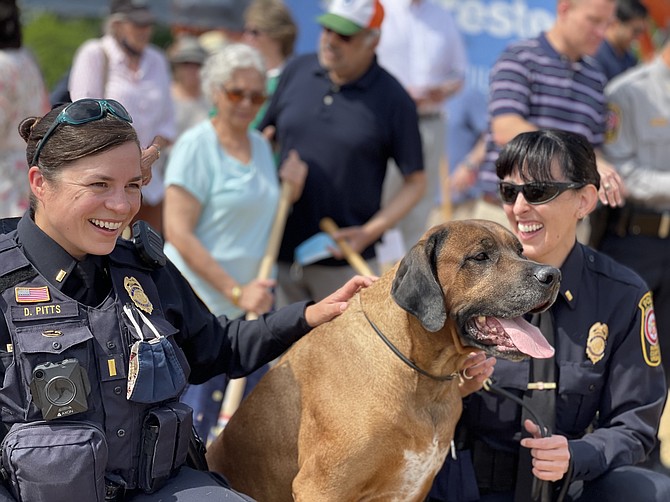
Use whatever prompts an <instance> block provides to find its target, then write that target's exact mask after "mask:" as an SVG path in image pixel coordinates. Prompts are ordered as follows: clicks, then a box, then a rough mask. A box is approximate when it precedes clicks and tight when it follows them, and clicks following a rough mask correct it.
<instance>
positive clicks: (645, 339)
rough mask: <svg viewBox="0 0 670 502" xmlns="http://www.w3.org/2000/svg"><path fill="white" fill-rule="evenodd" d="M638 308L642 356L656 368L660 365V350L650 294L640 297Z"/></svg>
mask: <svg viewBox="0 0 670 502" xmlns="http://www.w3.org/2000/svg"><path fill="white" fill-rule="evenodd" d="M638 307H639V308H640V317H641V326H640V339H641V340H640V341H641V345H642V355H643V356H644V360H645V362H646V363H647V364H648V365H649V366H658V365H659V364H661V349H660V347H659V345H658V330H657V329H656V315H654V301H653V300H652V298H651V292H647V294H645V295H644V296H643V297H642V299H641V300H640V303H639V304H638Z"/></svg>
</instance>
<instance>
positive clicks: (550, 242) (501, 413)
mask: <svg viewBox="0 0 670 502" xmlns="http://www.w3.org/2000/svg"><path fill="white" fill-rule="evenodd" d="M496 169H497V174H498V177H499V178H500V179H501V182H500V187H499V188H500V198H501V199H502V202H503V207H504V210H505V214H506V215H507V219H508V220H509V223H510V227H511V228H512V231H513V232H514V234H515V235H516V236H517V237H518V238H519V240H520V242H521V244H522V245H523V252H524V254H525V255H526V256H527V257H528V258H530V259H532V260H535V261H538V262H541V263H547V264H550V265H553V266H555V267H559V268H560V270H561V274H562V279H561V293H560V294H559V295H558V298H557V299H556V302H555V303H554V304H553V305H552V307H551V308H550V310H549V311H547V313H548V314H547V315H546V316H545V315H543V316H542V317H543V319H544V320H546V321H547V322H544V321H541V322H540V324H539V325H540V328H541V329H542V332H543V334H544V335H545V336H547V338H554V341H553V342H552V345H554V348H555V350H556V353H555V357H554V358H552V359H551V360H549V361H550V363H551V364H550V365H548V366H543V365H542V363H541V360H534V361H532V362H529V361H525V362H523V363H510V362H508V361H503V360H498V361H497V363H496V364H495V371H494V372H493V377H494V379H495V380H496V381H497V384H498V386H499V387H502V388H504V389H506V390H507V391H508V392H510V393H513V394H515V395H516V396H517V397H518V398H523V400H524V404H525V403H527V402H528V403H530V406H531V407H533V408H534V411H535V412H536V414H537V415H539V416H540V418H541V419H542V420H543V421H544V422H545V424H551V423H553V426H552V427H551V430H552V432H553V435H551V436H550V437H540V436H541V434H540V430H539V428H538V425H537V423H536V422H535V420H526V419H524V414H523V413H522V409H521V407H520V406H519V404H518V403H517V402H515V401H514V400H513V399H510V398H508V397H501V396H499V395H497V394H492V393H488V392H484V391H479V392H477V393H474V394H471V395H470V396H468V397H467V398H466V400H465V402H464V410H463V416H462V418H461V421H460V423H459V430H460V431H463V430H466V431H467V433H468V434H467V436H468V437H467V440H464V441H463V442H464V444H465V445H467V446H468V447H469V448H470V450H471V452H472V460H473V464H474V470H473V471H472V472H473V474H474V477H476V479H472V476H470V477H471V481H473V482H474V483H476V484H475V486H474V490H473V491H475V492H476V491H477V488H478V489H479V495H480V498H477V497H476V496H473V497H472V498H467V499H462V498H461V499H460V500H482V501H512V500H523V501H530V500H535V499H534V498H531V496H532V495H533V490H532V488H533V482H532V476H531V469H532V474H533V475H535V476H537V478H538V479H540V480H544V481H547V482H558V483H556V484H555V485H554V486H552V488H553V489H555V490H556V491H557V493H555V494H554V495H557V496H560V495H561V494H563V495H565V500H573V501H577V500H579V501H588V502H590V501H595V500H606V501H608V502H617V501H626V502H627V501H630V500H649V501H652V500H653V501H661V500H670V478H667V477H666V476H664V475H662V474H659V473H655V472H652V471H649V470H645V469H642V468H640V467H635V466H634V464H637V463H640V462H642V461H643V460H644V459H645V457H646V456H647V455H648V454H649V452H650V450H651V448H652V446H653V444H654V441H655V435H656V431H657V428H658V422H659V417H660V415H661V411H662V408H663V404H664V402H665V397H666V388H665V380H664V378H663V369H662V368H661V366H660V362H661V360H660V357H661V355H660V350H659V346H658V336H657V333H656V328H655V324H654V307H653V302H652V299H651V295H650V293H649V288H648V287H647V286H646V285H645V284H644V282H643V281H642V279H640V278H639V277H638V276H637V275H636V274H635V273H634V272H632V271H631V270H629V269H627V268H625V267H623V266H621V265H619V264H618V263H616V262H614V261H613V260H611V259H609V258H608V257H606V256H604V255H601V254H600V253H597V252H595V251H593V250H592V249H590V248H588V247H586V246H583V245H581V244H579V243H578V242H577V241H576V228H577V224H578V222H579V220H580V219H582V218H584V217H585V216H586V215H587V214H589V212H590V211H592V210H593V208H594V206H595V204H596V201H597V193H598V186H599V183H600V178H599V175H598V172H597V170H596V163H595V155H594V152H593V149H592V148H591V146H590V145H589V143H588V142H587V141H586V139H585V138H584V137H583V136H581V135H578V134H574V133H568V132H563V131H553V130H544V131H533V132H528V133H523V134H520V135H518V136H517V137H516V138H514V139H513V140H512V141H511V142H510V143H508V144H507V145H506V147H505V148H504V149H503V151H502V152H501V154H500V157H499V158H498V161H497V162H496ZM550 341H551V340H550ZM481 359H483V356H482V355H478V356H475V357H473V358H472V360H471V364H472V366H471V367H469V368H467V370H465V371H464V373H463V376H464V378H465V380H464V385H463V389H462V394H465V393H467V390H469V391H472V390H476V388H477V387H481V384H482V382H483V380H484V379H485V378H486V377H487V376H489V375H490V374H491V372H492V369H493V367H492V365H491V364H490V361H486V362H481ZM540 371H548V373H544V375H542V376H538V374H537V373H538V372H540ZM547 375H549V376H548V377H547ZM466 389H467V390H466ZM464 391H465V392H464ZM537 401H541V402H542V403H543V404H542V405H538V404H537ZM543 415H544V417H543ZM523 429H525V430H526V431H527V433H528V434H525V436H526V437H524V439H521V441H520V438H521V437H522V434H521V432H522V430H523ZM531 435H532V437H529V436H531ZM519 445H521V447H520V446H519ZM526 457H527V458H528V462H527V463H524V458H526ZM462 458H467V456H466V454H465V453H463V455H462ZM531 463H532V465H531ZM452 467H455V464H450V463H448V464H447V467H446V470H445V471H443V472H442V473H441V474H440V475H439V478H438V482H437V483H436V485H435V486H434V487H433V488H434V491H433V493H432V498H433V499H434V500H447V499H446V498H445V497H444V496H443V495H442V494H439V493H437V492H438V491H440V490H439V488H440V484H441V481H443V480H446V479H447V478H448V475H449V472H448V471H449V470H450V469H451V468H452ZM452 474H453V472H452ZM464 486H465V485H463V486H461V488H463V487H464ZM545 486H549V485H545ZM563 487H565V489H564V490H563V491H561V490H562V489H563ZM447 488H448V486H447ZM536 493H537V492H536ZM449 500H459V499H451V498H450V499H449ZM542 500H547V498H543V499H542ZM549 500H551V499H550V498H549Z"/></svg>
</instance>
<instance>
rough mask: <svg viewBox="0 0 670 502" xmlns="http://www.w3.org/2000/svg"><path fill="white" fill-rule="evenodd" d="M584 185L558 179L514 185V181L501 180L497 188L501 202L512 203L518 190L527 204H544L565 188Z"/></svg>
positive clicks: (569, 188)
mask: <svg viewBox="0 0 670 502" xmlns="http://www.w3.org/2000/svg"><path fill="white" fill-rule="evenodd" d="M585 185H586V184H585V183H561V182H558V181H533V182H532V183H526V184H524V185H515V184H514V183H509V182H507V181H501V182H500V183H499V185H498V189H499V192H500V198H501V199H502V201H503V204H514V203H515V202H516V199H517V196H518V195H519V192H521V193H522V194H523V198H524V199H526V202H528V204H546V203H547V202H549V201H551V200H554V199H555V198H556V197H558V196H559V195H561V194H562V193H563V192H565V191H566V190H572V189H575V190H576V189H579V188H582V187H584V186H585Z"/></svg>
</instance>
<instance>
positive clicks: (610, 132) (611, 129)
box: [605, 103, 621, 143]
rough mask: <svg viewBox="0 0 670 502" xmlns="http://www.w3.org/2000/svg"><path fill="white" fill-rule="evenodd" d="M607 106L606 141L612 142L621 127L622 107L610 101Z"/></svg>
mask: <svg viewBox="0 0 670 502" xmlns="http://www.w3.org/2000/svg"><path fill="white" fill-rule="evenodd" d="M607 108H608V109H607V117H606V118H605V124H606V129H605V142H606V143H612V142H613V141H615V140H616V139H617V136H618V135H619V128H620V127H621V108H619V107H618V106H617V105H615V104H613V103H610V104H609V105H608V107H607Z"/></svg>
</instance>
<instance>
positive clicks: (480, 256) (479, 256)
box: [472, 253, 489, 261]
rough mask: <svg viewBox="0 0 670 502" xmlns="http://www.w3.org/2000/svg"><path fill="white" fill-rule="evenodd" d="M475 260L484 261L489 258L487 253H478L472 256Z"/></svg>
mask: <svg viewBox="0 0 670 502" xmlns="http://www.w3.org/2000/svg"><path fill="white" fill-rule="evenodd" d="M472 259H473V260H475V261H486V260H488V259H489V255H488V253H479V254H476V255H475V256H473V257H472Z"/></svg>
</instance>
